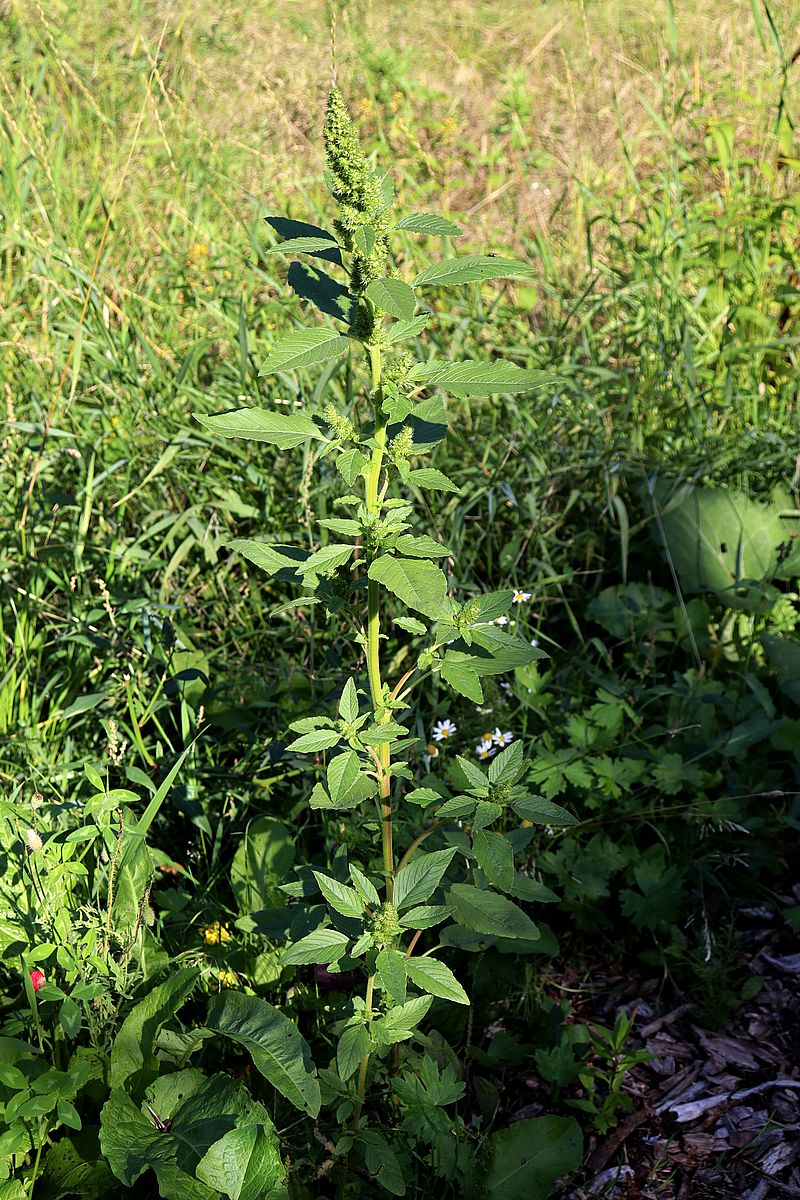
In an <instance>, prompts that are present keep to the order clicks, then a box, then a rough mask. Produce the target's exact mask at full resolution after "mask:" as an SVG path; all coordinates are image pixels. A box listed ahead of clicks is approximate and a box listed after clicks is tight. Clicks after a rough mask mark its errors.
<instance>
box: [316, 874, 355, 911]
mask: <svg viewBox="0 0 800 1200" xmlns="http://www.w3.org/2000/svg"><path fill="white" fill-rule="evenodd" d="M313 875H314V878H315V879H316V881H317V884H318V885H319V890H320V891H321V892H322V894H323V896H324V897H325V899H326V900H327V901H328V904H330V906H331V908H333V909H335V910H336V912H338V913H341V914H342V916H343V917H360V916H362V915H363V913H364V901H363V900H362V899H361V897H360V896H359V894H358V892H357V891H356V890H355V888H351V887H348V886H347V884H345V883H339V880H338V879H331V877H330V876H329V875H323V873H322V872H321V871H314V872H313Z"/></svg>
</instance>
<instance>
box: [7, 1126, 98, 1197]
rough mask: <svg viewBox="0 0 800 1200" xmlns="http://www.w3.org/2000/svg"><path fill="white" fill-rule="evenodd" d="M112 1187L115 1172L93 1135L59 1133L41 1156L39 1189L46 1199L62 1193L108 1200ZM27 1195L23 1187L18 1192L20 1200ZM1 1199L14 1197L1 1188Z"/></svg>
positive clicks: (63, 1195)
mask: <svg viewBox="0 0 800 1200" xmlns="http://www.w3.org/2000/svg"><path fill="white" fill-rule="evenodd" d="M20 1186H21V1185H20ZM114 1188H115V1179H114V1176H113V1175H112V1173H111V1171H110V1170H109V1168H108V1166H107V1165H106V1163H105V1162H103V1160H102V1158H101V1157H100V1146H99V1144H98V1142H97V1138H96V1136H94V1137H92V1138H91V1139H90V1137H89V1136H87V1135H85V1134H84V1135H83V1136H81V1137H77V1138H75V1139H72V1138H68V1137H60V1138H59V1139H58V1141H57V1142H55V1143H54V1144H53V1145H51V1146H50V1148H49V1150H48V1151H47V1154H46V1157H45V1159H44V1170H43V1171H42V1182H41V1190H40V1195H41V1196H44V1197H46V1200H62V1198H63V1197H65V1196H82V1197H84V1200H107V1197H109V1196H113V1194H114ZM26 1196H27V1193H26V1192H25V1191H24V1190H23V1191H21V1192H20V1200H26ZM0 1200H16V1198H15V1197H13V1195H12V1194H11V1193H9V1194H8V1195H6V1194H5V1193H4V1192H3V1191H2V1189H0Z"/></svg>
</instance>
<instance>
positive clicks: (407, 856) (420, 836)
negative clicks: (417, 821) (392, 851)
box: [397, 821, 447, 871]
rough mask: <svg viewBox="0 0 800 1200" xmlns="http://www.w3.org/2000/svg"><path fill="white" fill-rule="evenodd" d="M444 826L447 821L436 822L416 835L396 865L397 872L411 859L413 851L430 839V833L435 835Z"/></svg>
mask: <svg viewBox="0 0 800 1200" xmlns="http://www.w3.org/2000/svg"><path fill="white" fill-rule="evenodd" d="M446 824H447V821H437V822H436V824H435V825H431V826H429V828H428V829H423V831H422V833H420V834H417V836H416V837H415V838H414V840H413V842H412V843H411V845H410V846H409V847H408V849H407V850H406V852H405V854H404V855H403V857H402V858H401V859H400V862H399V863H398V864H397V869H398V871H400V870H401V869H402V868H403V867H404V866H405V865H406V863H407V862H408V860H409V859H410V858H411V855H412V854H413V853H414V851H415V850H416V849H417V847H418V846H421V845H422V843H423V842H424V841H425V838H428V837H430V836H431V834H432V833H436V830H437V829H441V828H442V826H443V825H446Z"/></svg>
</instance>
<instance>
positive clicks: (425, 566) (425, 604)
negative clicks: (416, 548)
mask: <svg viewBox="0 0 800 1200" xmlns="http://www.w3.org/2000/svg"><path fill="white" fill-rule="evenodd" d="M368 574H369V577H370V579H374V580H375V581H376V582H377V583H382V584H383V586H384V587H386V588H388V589H389V591H390V592H392V593H393V594H394V595H395V596H397V598H398V600H402V601H403V603H404V604H407V605H408V607H409V608H413V609H415V610H416V611H417V612H421V613H423V615H424V616H426V617H431V618H432V619H434V620H435V619H436V618H437V617H440V616H441V615H442V610H443V608H444V601H445V596H446V595H447V579H446V578H445V576H444V574H443V573H442V571H441V570H440V569H439V567H437V566H436V564H435V563H432V562H427V561H426V560H425V559H410V558H395V557H394V556H393V555H390V554H383V555H381V557H380V558H376V559H375V561H374V562H373V563H371V564H370V568H369V572H368Z"/></svg>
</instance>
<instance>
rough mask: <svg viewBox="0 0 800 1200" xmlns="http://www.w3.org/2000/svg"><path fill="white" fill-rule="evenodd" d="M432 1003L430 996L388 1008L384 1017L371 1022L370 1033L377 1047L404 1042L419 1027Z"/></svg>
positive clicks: (415, 998) (418, 997)
mask: <svg viewBox="0 0 800 1200" xmlns="http://www.w3.org/2000/svg"><path fill="white" fill-rule="evenodd" d="M432 1003H433V999H432V998H431V997H430V996H415V997H414V999H413V1000H407V1001H406V1003H405V1004H398V1005H396V1006H395V1007H394V1008H390V1009H389V1011H388V1013H387V1014H386V1016H385V1017H380V1018H379V1019H378V1020H377V1021H373V1022H372V1026H371V1033H372V1038H373V1040H374V1041H376V1042H377V1043H378V1045H379V1046H392V1045H394V1043H395V1042H404V1041H405V1040H406V1038H409V1037H411V1034H412V1033H413V1032H414V1030H415V1029H416V1027H417V1025H419V1023H420V1021H421V1020H422V1018H423V1017H424V1016H425V1014H426V1012H427V1011H428V1009H429V1008H430V1006H431V1004H432Z"/></svg>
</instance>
